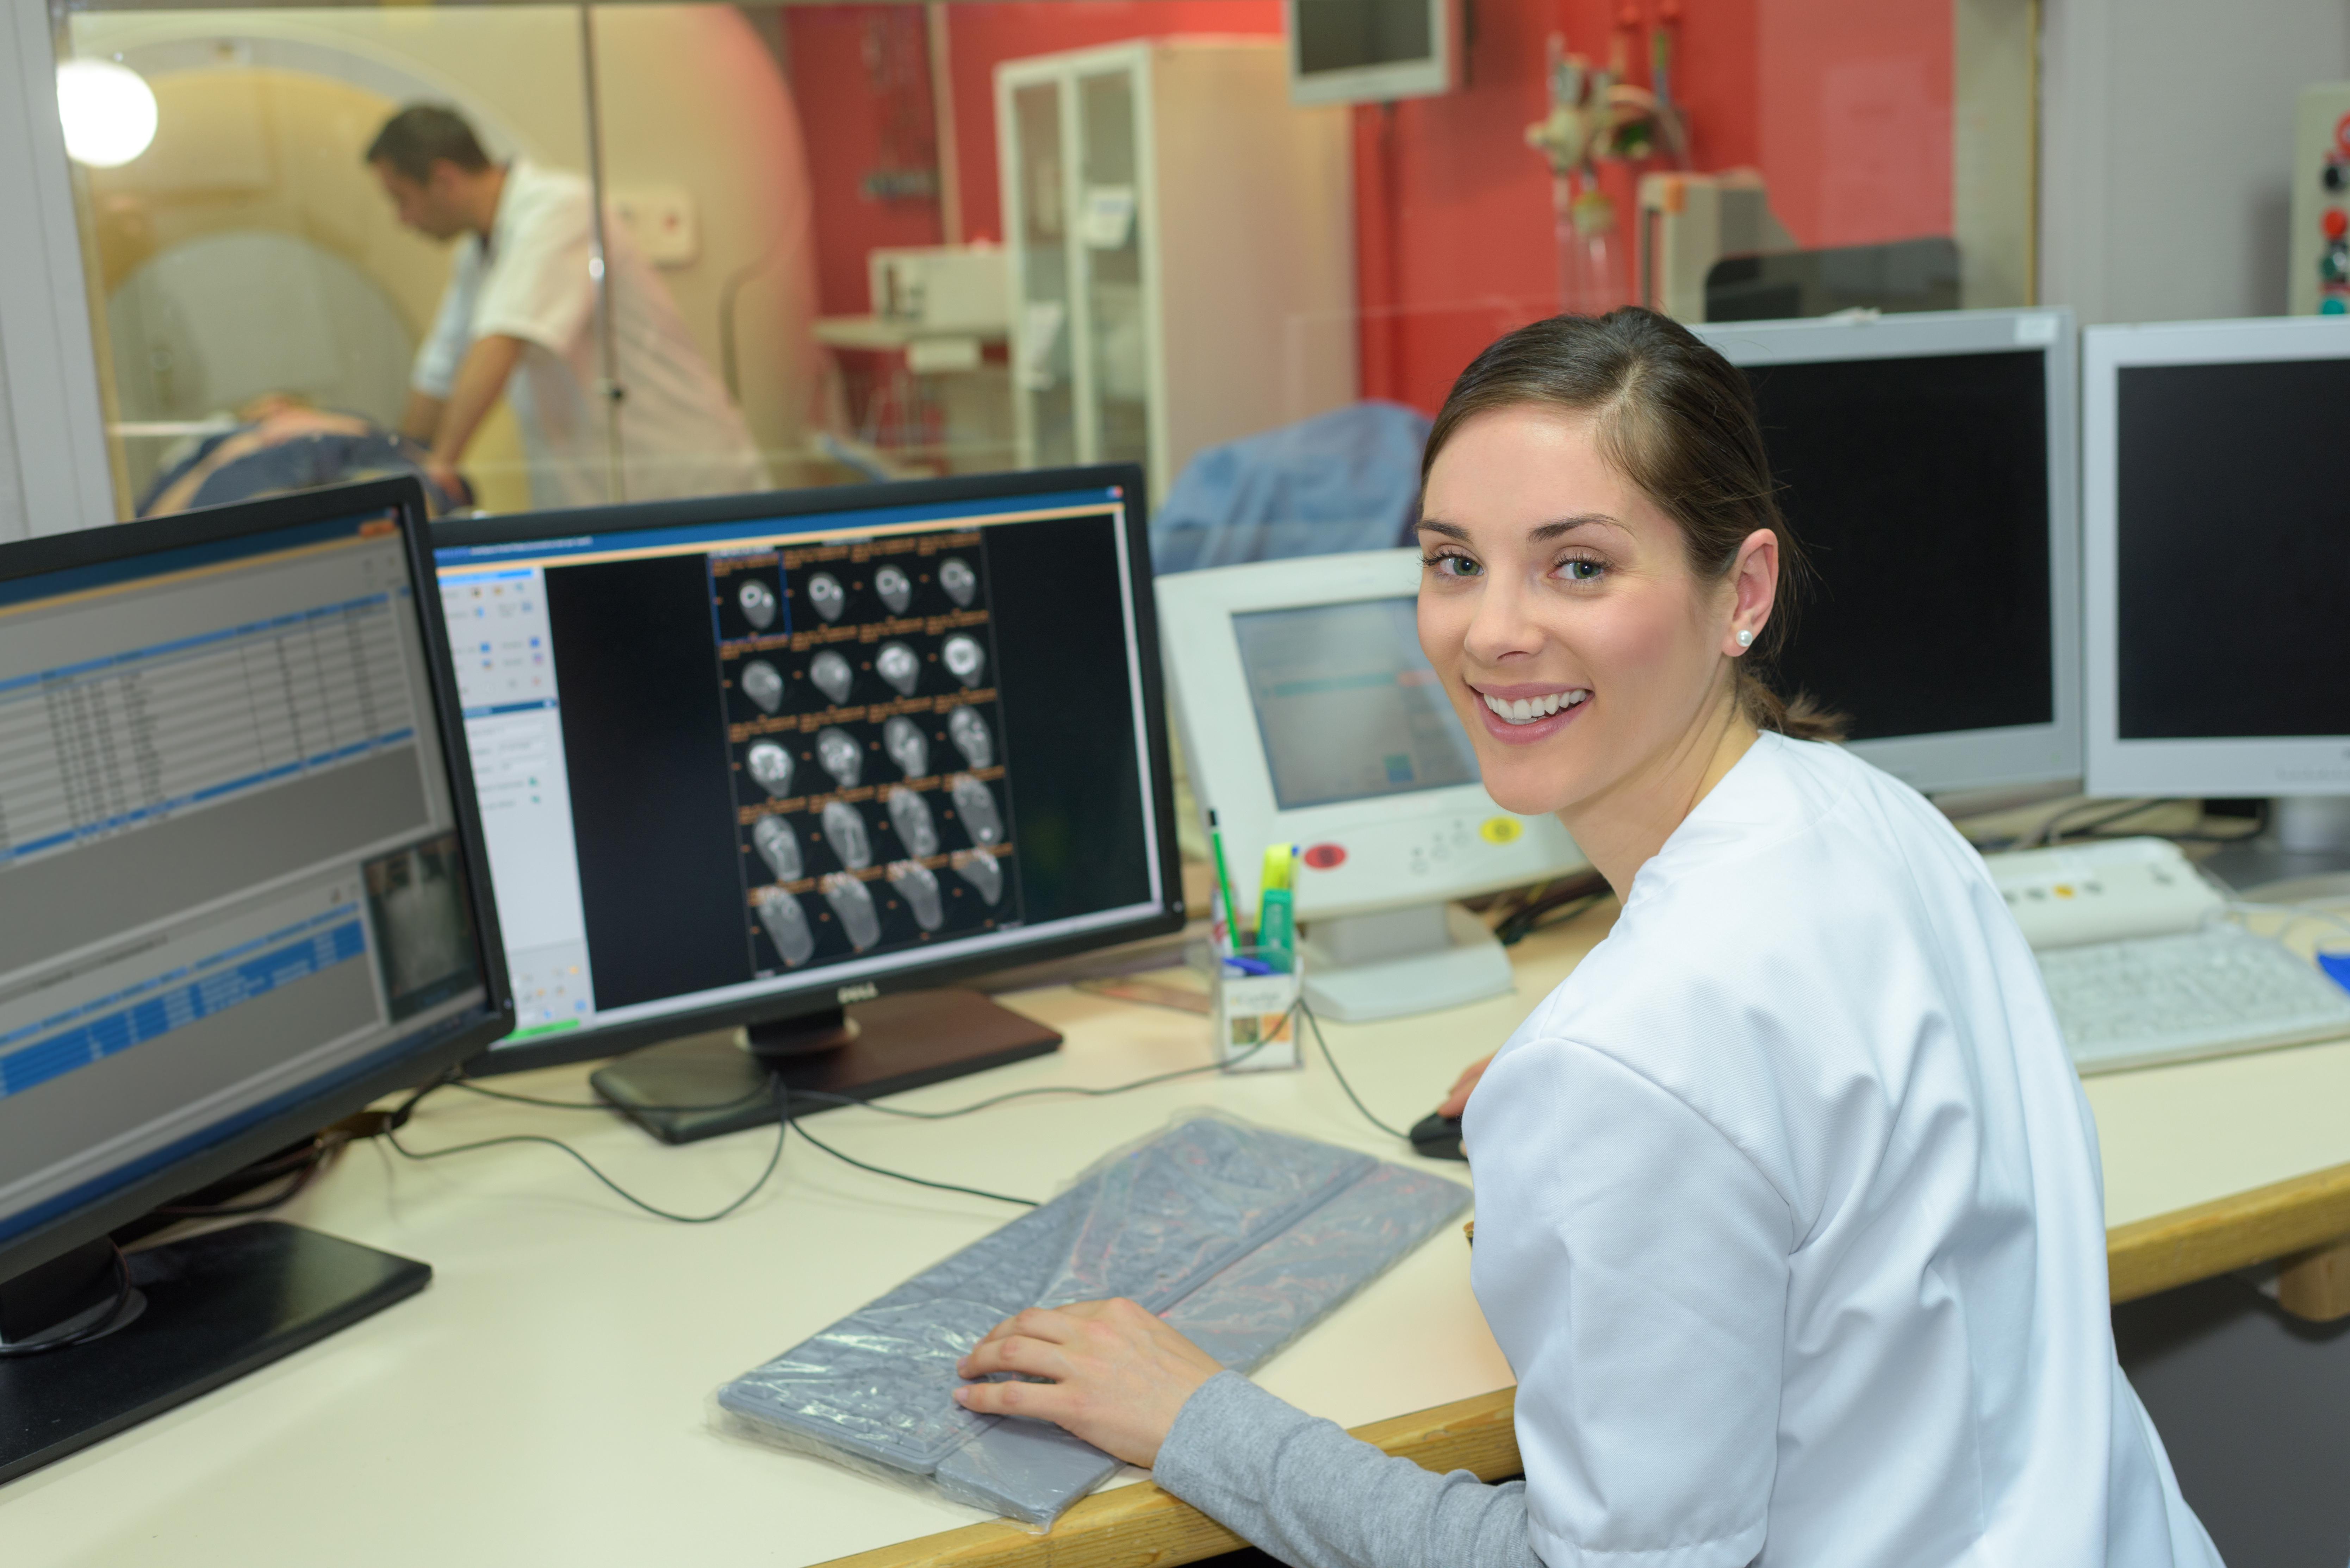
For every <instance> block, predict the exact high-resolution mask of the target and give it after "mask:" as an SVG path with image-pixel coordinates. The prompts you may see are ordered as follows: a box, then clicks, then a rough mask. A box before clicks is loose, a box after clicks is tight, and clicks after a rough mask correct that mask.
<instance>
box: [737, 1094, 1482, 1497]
mask: <svg viewBox="0 0 2350 1568" xmlns="http://www.w3.org/2000/svg"><path fill="white" fill-rule="evenodd" d="M1469 1202H1470V1193H1469V1189H1467V1188H1465V1187H1462V1186H1461V1185H1460V1184H1459V1183H1457V1182H1453V1181H1448V1180H1445V1179H1442V1178H1440V1177H1434V1176H1430V1175H1426V1174H1424V1173H1422V1172H1419V1171H1416V1170H1411V1169H1408V1168H1404V1167H1401V1166H1395V1165H1386V1164H1382V1163H1381V1162H1379V1161H1378V1160H1376V1159H1373V1158H1371V1157H1370V1156H1368V1155H1365V1154H1358V1153H1356V1152H1354V1151H1353V1150H1351V1149H1343V1148H1338V1147H1334V1146H1332V1145H1329V1144H1323V1143H1315V1142H1314V1141H1312V1140H1310V1139H1306V1138H1300V1137H1290V1136H1289V1135H1287V1134H1284V1133H1275V1132H1269V1131H1267V1130H1265V1129H1263V1128H1261V1127H1249V1126H1247V1125H1245V1124H1243V1123H1240V1122H1237V1121H1233V1120H1232V1119H1229V1118H1226V1117H1222V1116H1196V1117H1193V1118H1192V1119H1190V1120H1187V1121H1182V1122H1179V1123H1177V1124H1176V1125H1175V1126H1174V1127H1170V1128H1168V1129H1167V1130H1166V1131H1164V1132H1161V1133H1159V1134H1158V1135H1157V1136H1155V1137H1151V1138H1149V1139H1147V1140H1145V1141H1144V1142H1142V1143H1139V1144H1137V1145H1134V1146H1132V1147H1128V1148H1126V1149H1123V1150H1120V1151H1119V1152H1118V1153H1116V1154H1114V1155H1112V1156H1110V1157H1109V1158H1107V1159H1105V1160H1103V1161H1101V1162H1100V1163H1098V1164H1097V1165H1095V1166H1094V1167H1093V1168H1090V1169H1088V1170H1087V1172H1086V1173H1085V1174H1084V1175H1083V1176H1081V1177H1079V1178H1078V1179H1077V1180H1076V1183H1075V1184H1073V1185H1072V1186H1071V1187H1070V1188H1069V1189H1068V1190H1067V1191H1066V1192H1064V1193H1062V1194H1061V1195H1060V1196H1059V1197H1057V1198H1055V1199H1052V1200H1051V1201H1050V1202H1048V1203H1045V1204H1043V1205H1041V1206H1039V1207H1038V1208H1036V1209H1034V1210H1030V1211H1028V1212H1027V1213H1025V1214H1023V1215H1021V1216H1020V1217H1019V1218H1017V1219H1015V1220H1013V1221H1012V1222H1011V1223H1009V1224H1007V1225H1005V1226H1003V1228H1002V1229H1001V1230H998V1231H994V1232H993V1233H992V1234H990V1235H988V1236H985V1237H983V1238H982V1239H981V1240H980V1241H976V1242H974V1243H972V1245H971V1246H969V1247H966V1248H964V1249H963V1250H962V1251H960V1252H957V1253H956V1254H954V1255H953V1256H952V1257H951V1258H948V1259H947V1260H946V1261H944V1262H941V1263H939V1264H937V1265H935V1266H934V1267H932V1268H931V1269H928V1270H925V1271H924V1272H921V1273H920V1274H918V1275H916V1276H915V1277H914V1278H913V1279H911V1280H909V1281H907V1282H905V1283H904V1284H902V1285H899V1287H898V1288H897V1289H896V1290H893V1291H891V1292H889V1293H888V1294H887V1295H884V1296H882V1297H881V1298H880V1299H879V1300H878V1301H875V1302H872V1303H868V1304H867V1305H866V1306H864V1307H862V1308H859V1309H858V1311H856V1312H854V1313H851V1314H849V1315H848V1316H847V1317H845V1318H843V1319H842V1320H841V1321H840V1322H838V1323H837V1324H833V1325H832V1326H831V1327H829V1328H827V1329H826V1330H824V1331H823V1332H822V1333H820V1334H816V1335H814V1336H813V1337H811V1338H809V1339H808V1340H806V1341H805V1342H803V1343H802V1344H800V1345H795V1346H794V1347H793V1348H791V1349H790V1350H788V1351H785V1353H784V1354H783V1355H779V1356H777V1357H776V1358H775V1360H773V1361H770V1362H768V1363H767V1364H766V1365H765V1366H762V1367H759V1368H758V1369H757V1370H755V1371H753V1372H749V1373H746V1374H744V1375H743V1376H741V1377H738V1378H736V1379H735V1380H734V1381H733V1382H732V1383H729V1384H727V1385H726V1386H724V1387H723V1388H721V1389H720V1390H719V1391H718V1406H719V1410H720V1412H721V1419H722V1422H723V1425H724V1426H725V1427H727V1428H729V1429H732V1430H734V1431H736V1432H739V1433H741V1434H743V1435H745V1436H749V1437H753V1438H758V1439H760V1440H763V1441H765V1442H769V1443H774V1444H777V1445H780V1446H782V1447H784V1448H787V1449H795V1450H797V1451H801V1452H809V1453H816V1454H819V1455H822V1456H824V1457H826V1458H828V1459H834V1460H837V1461H838V1462H840V1463H843V1464H847V1465H848V1466H850V1467H851V1468H853V1469H859V1470H862V1471H864V1472H866V1473H868V1474H872V1475H878V1476H880V1477H882V1478H884V1479H888V1480H898V1481H902V1482H912V1483H915V1484H919V1485H921V1486H925V1487H927V1488H929V1489H930V1490H935V1491H936V1492H938V1493H940V1494H941V1495H943V1496H945V1497H947V1498H950V1499H951V1500H953V1501H958V1502H962V1503H966V1504H969V1505H971V1506H973V1507H978V1508H983V1509H987V1510H990V1511H993V1512H997V1513H1001V1514H1004V1515H1007V1516H1009V1517H1011V1518H1014V1519H1018V1520H1021V1521H1025V1522H1027V1523H1029V1524H1032V1525H1036V1526H1039V1527H1043V1526H1047V1525H1050V1524H1051V1523H1052V1521H1054V1520H1055V1519H1056V1518H1058V1517H1059V1515H1060V1513H1061V1511H1062V1510H1064V1509H1066V1508H1067V1507H1068V1506H1069V1504H1070V1503H1072V1502H1075V1501H1076V1500H1077V1499H1078V1498H1080V1497H1083V1496H1084V1495H1086V1493H1087V1492H1089V1491H1091V1490H1093V1489H1094V1488H1096V1487H1097V1486H1099V1485H1100V1484H1101V1483H1102V1482H1103V1481H1105V1480H1107V1479H1108V1478H1109V1477H1110V1476H1111V1475H1113V1474H1115V1473H1116V1472H1117V1470H1118V1460H1116V1459H1112V1458H1110V1457H1109V1456H1108V1455H1107V1454H1105V1453H1103V1452H1102V1451H1101V1450H1100V1449H1096V1448H1094V1447H1093V1446H1091V1445H1090V1444H1087V1443H1085V1442H1082V1441H1080V1440H1079V1439H1077V1438H1073V1437H1071V1436H1069V1435H1068V1434H1067V1433H1066V1432H1064V1431H1062V1430H1061V1429H1060V1428H1057V1427H1054V1426H1052V1425H1050V1424H1049V1423H1045V1422H1038V1421H1029V1420H1022V1419H1018V1418H1014V1417H993V1416H978V1415H973V1414H972V1413H971V1412H969V1411H967V1410H964V1409H963V1408H962V1407H961V1406H959V1405H957V1404H955V1403H954V1401H953V1398H952V1390H953V1389H954V1387H955V1386H956V1385H957V1384H958V1383H959V1382H961V1381H962V1380H961V1379H960V1378H959V1377H957V1376H956V1375H955V1370H954V1364H955V1363H956V1362H957V1361H958V1360H960V1359H961V1358H962V1356H963V1355H965V1354H967V1353H968V1352H969V1351H970V1349H971V1348H972V1345H976V1344H978V1343H979V1340H980V1338H981V1336H983V1334H986V1333H987V1331H988V1330H989V1329H992V1328H993V1327H994V1326H995V1325H996V1324H999V1323H1001V1322H1003V1320H1004V1319H1005V1318H1007V1317H1010V1316H1012V1315H1013V1314H1015V1313H1018V1312H1020V1311H1022V1310H1024V1309H1025V1308H1027V1307H1031V1306H1057V1305H1060V1304H1062V1303H1067V1302H1074V1301H1093V1300H1099V1299H1102V1298H1105V1297H1109V1296H1126V1297H1128V1298H1130V1299H1132V1300H1134V1301H1136V1302H1139V1303H1141V1304H1142V1305H1143V1306H1146V1307H1148V1308H1149V1309H1150V1310H1151V1311H1153V1312H1157V1313H1159V1314H1162V1315H1163V1316H1165V1317H1166V1319H1167V1321H1168V1322H1169V1323H1170V1324H1173V1325H1174V1326H1175V1327H1177V1328H1179V1329H1180V1330H1182V1331H1183V1333H1184V1334H1187V1335H1189V1336H1190V1337H1191V1339H1192V1340H1193V1341H1194V1342H1195V1343H1197V1344H1198V1345H1200V1346H1201V1349H1203V1350H1205V1351H1207V1352H1208V1353H1209V1354H1210V1355H1213V1356H1214V1357H1215V1358H1216V1359H1217V1360H1218V1361H1220V1362H1222V1364H1223V1365H1224V1366H1229V1367H1232V1369H1234V1370H1236V1371H1242V1372H1246V1371H1249V1370H1251V1369H1253V1368H1254V1367H1255V1366H1259V1365H1261V1364H1262V1363H1263V1362H1264V1361H1265V1360H1267V1359H1269V1358H1270V1357H1271V1356H1272V1355H1274V1353H1275V1352H1276V1351H1278V1350H1280V1349H1281V1348H1282V1347H1283V1346H1284V1345H1287V1344H1288V1343H1289V1342H1290V1341H1292V1340H1294V1339H1295V1338H1296V1337H1297V1336H1298V1335H1299V1334H1303V1333H1305V1331H1306V1330H1307V1329H1309V1328H1311V1327H1312V1326H1313V1325H1314V1324H1315V1323H1317V1322H1319V1321H1320V1320H1321V1319H1322V1318H1323V1317H1324V1316H1325V1315H1326V1314H1328V1313H1329V1312H1330V1311H1331V1310H1332V1309H1333V1308H1335V1307H1336V1306H1337V1305H1338V1304H1339V1303H1342V1302H1344V1301H1345V1300H1346V1299H1347V1297H1348V1296H1351V1295H1352V1294H1353V1293H1355V1292H1356V1291H1357V1290H1359V1289H1361V1288H1362V1287H1363V1286H1364V1285H1365V1284H1367V1283H1368V1282H1370V1281H1371V1280H1373V1279H1375V1278H1377V1277H1378V1275H1379V1274H1380V1273H1382V1272H1385V1271H1386V1270H1387V1269H1388V1267H1389V1266H1391V1265H1392V1264H1393V1263H1395V1262H1397V1261H1398V1260H1399V1259H1400V1258H1401V1257H1403V1256H1404V1255H1405V1254H1406V1253H1408V1252H1409V1251H1411V1250H1412V1249H1413V1248H1415V1247H1417V1246H1418V1245H1419V1243H1420V1242H1421V1241H1425V1240H1426V1239H1427V1238H1428V1236H1429V1235H1430V1233H1432V1232H1433V1231H1436V1230H1437V1229H1439V1228H1440V1227H1441V1226H1442V1225H1443V1224H1444V1223H1445V1222H1446V1221H1447V1220H1451V1218H1453V1217H1454V1216H1456V1215H1458V1214H1460V1213H1461V1211H1462V1210H1465V1209H1467V1208H1468V1206H1469Z"/></svg>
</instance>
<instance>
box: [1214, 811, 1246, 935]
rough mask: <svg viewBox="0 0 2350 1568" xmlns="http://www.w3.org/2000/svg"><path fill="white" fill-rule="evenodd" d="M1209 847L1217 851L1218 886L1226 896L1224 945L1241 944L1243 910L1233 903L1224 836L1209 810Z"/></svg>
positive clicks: (1230, 874) (1224, 896)
mask: <svg viewBox="0 0 2350 1568" xmlns="http://www.w3.org/2000/svg"><path fill="white" fill-rule="evenodd" d="M1208 847H1209V848H1211V849H1212V850H1214V851H1215V853H1216V887H1217V889H1218V890H1219V891H1220V892H1222V894H1223V898H1224V945H1225V946H1227V947H1231V948H1237V947H1239V946H1240V945H1241V912H1240V910H1239V909H1237V908H1235V907H1234V906H1233V904H1232V873H1230V872H1228V871H1226V870H1225V869H1224V836H1223V835H1222V834H1221V833H1219V832H1217V831H1216V813H1215V810H1214V808H1213V807H1211V808H1210V809H1209V812H1208Z"/></svg>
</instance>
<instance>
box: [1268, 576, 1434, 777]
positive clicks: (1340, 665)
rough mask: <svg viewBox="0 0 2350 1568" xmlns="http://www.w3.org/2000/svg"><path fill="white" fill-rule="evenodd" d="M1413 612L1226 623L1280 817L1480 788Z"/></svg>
mask: <svg viewBox="0 0 2350 1568" xmlns="http://www.w3.org/2000/svg"><path fill="white" fill-rule="evenodd" d="M1416 614H1417V612H1416V610H1415V608H1414V605H1413V601H1412V600H1410V599H1409V598H1394V599H1364V600H1361V601H1360V602H1358V603H1355V604H1342V605H1315V606H1313V607H1307V608H1300V609H1276V610H1252V611H1248V612H1246V613H1243V614H1240V615H1235V616H1234V617H1232V632H1233V635H1234V636H1235V637H1237V638H1238V639H1239V640H1240V650H1241V669H1242V670H1243V673H1244V674H1245V675H1246V677H1247V679H1248V689H1249V701H1250V702H1251V703H1252V704H1253V707H1254V708H1255V711H1256V722H1257V729H1258V732H1260V733H1261V734H1262V735H1263V739H1264V754H1265V760H1266V762H1267V763H1269V764H1270V766H1271V768H1272V772H1273V793H1274V800H1275V802H1276V803H1277V804H1278V805H1280V807H1281V809H1282V810H1284V811H1298V810H1302V809H1303V808H1305V807H1306V806H1311V805H1334V804H1336V803H1337V802H1339V801H1348V800H1366V799H1368V798H1371V797H1373V796H1376V795H1390V794H1410V793H1412V792H1413V791H1415V790H1429V789H1445V788H1449V787H1451V785H1454V784H1474V783H1476V782H1477V779H1478V776H1479V775H1478V772H1477V756H1476V753H1474V752H1473V751H1471V749H1470V745H1469V737H1468V736H1467V734H1465V733H1464V732H1462V731H1461V721H1460V719H1459V718H1458V717H1457V716H1455V715H1454V713H1453V711H1452V704H1451V702H1449V701H1446V699H1445V695H1444V688H1443V685H1442V683H1441V682H1440V680H1438V679H1437V674H1436V670H1435V669H1434V668H1433V667H1432V666H1430V663H1429V662H1428V659H1427V656H1426V655H1425V654H1423V653H1421V652H1420V650H1419V628H1418V622H1417V620H1416Z"/></svg>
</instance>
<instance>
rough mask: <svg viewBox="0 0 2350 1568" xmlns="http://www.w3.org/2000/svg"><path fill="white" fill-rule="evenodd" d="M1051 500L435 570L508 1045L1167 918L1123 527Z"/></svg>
mask: <svg viewBox="0 0 2350 1568" xmlns="http://www.w3.org/2000/svg"><path fill="white" fill-rule="evenodd" d="M1048 499H1054V500H1057V501H1059V502H1060V503H1061V504H1058V505H1053V506H1043V505H1040V504H1038V501H1037V498H1035V497H1018V498H1015V499H1014V501H1010V502H1001V503H993V504H982V503H977V502H966V503H961V504H956V505H953V506H932V507H929V508H926V509H921V510H920V513H919V515H915V514H911V513H909V514H907V515H905V516H900V515H899V514H898V513H895V512H890V511H889V510H888V509H877V510H868V511H861V512H860V511H853V512H845V513H831V514H810V515H806V516H799V517H790V518H773V517H767V518H754V519H748V520H743V521H736V522H725V523H706V524H705V523H693V524H659V525H655V526H649V527H641V528H634V529H628V528H622V527H616V528H615V529H614V530H612V531H609V532H607V533H602V534H595V535H575V536H567V537H564V538H560V539H552V540H546V541H545V542H543V543H535V542H529V541H520V542H515V543H514V544H498V545H478V546H464V547H444V548H443V549H442V550H441V551H440V552H439V553H438V554H439V557H440V558H439V563H438V564H439V576H440V584H441V594H442V609H443V613H444V615H445V616H446V618H447V622H448V625H449V628H450V638H451V643H452V648H453V649H454V650H455V657H456V666H457V680H458V687H459V691H460V696H461V701H463V707H464V713H465V725H466V735H467V740H468V742H469V743H470V744H471V746H472V748H473V767H474V794H475V798H476V800H477V801H478V802H479V803H480V805H481V811H482V820H483V831H484V837H485V838H486V840H487V844H488V849H489V856H490V864H491V874H492V877H493V878H494V881H495V883H496V886H497V894H498V907H499V920H500V924H501V927H502V930H503V934H504V939H505V944H506V955H507V962H508V965H509V968H510V970H511V971H512V973H513V975H514V986H515V1010H516V1027H515V1034H514V1035H513V1036H511V1037H510V1039H511V1040H512V1042H513V1043H515V1044H525V1043H530V1042H535V1041H538V1040H540V1039H542V1038H544V1037H546V1036H549V1035H553V1034H555V1033H559V1032H564V1031H569V1030H577V1029H595V1028H601V1027H605V1026H608V1025H625V1024H632V1023H648V1024H650V1021H653V1020H657V1019H660V1018H664V1017H666V1016H669V1015H671V1014H674V1013H677V1012H681V1011H685V1010H688V1009H692V1008H696V1007H708V1006H719V1005H737V1004H740V1003H742V1002H745V1001H749V1000H754V999H756V998H758V997H760V996H762V995H767V994H775V995H782V994H784V993H785V992H793V991H804V990H807V989H809V988H811V987H825V988H827V990H828V989H829V988H830V987H834V986H837V985H838V984H841V983H844V982H847V981H854V980H856V979H858V978H859V977H860V976H863V975H868V974H869V975H882V974H887V973H889V972H891V971H892V970H893V969H894V968H896V967H900V966H903V965H906V964H909V963H912V962H917V961H921V962H928V961H931V960H932V959H933V958H935V957H936V956H937V955H940V954H945V955H948V956H950V957H951V956H954V955H957V954H978V953H983V952H989V951H993V950H997V949H1005V950H1009V949H1012V948H1015V947H1018V946H1021V945H1023V944H1024V943H1029V942H1033V941H1035V940H1043V939H1045V938H1047V937H1050V936H1053V935H1055V934H1056V933H1066V932H1074V931H1076V930H1078V929H1087V928H1090V927H1092V926H1095V925H1102V924H1116V923H1118V922H1120V921H1131V920H1133V919H1137V918H1138V915H1139V913H1140V912H1145V911H1149V912H1155V911H1156V910H1157V909H1159V905H1160V902H1161V900H1162V899H1163V898H1164V897H1165V896H1166V891H1165V889H1163V888H1160V887H1159V879H1160V875H1161V873H1160V868H1159V847H1158V839H1157V828H1156V825H1155V820H1154V818H1153V815H1152V812H1151V808H1150V794H1149V772H1148V770H1149V752H1148V748H1147V745H1146V743H1145V742H1146V735H1145V727H1144V724H1143V722H1142V719H1141V717H1140V714H1141V709H1140V698H1139V692H1140V691H1141V680H1142V665H1141V651H1140V648H1139V644H1138V641H1137V638H1138V635H1139V633H1138V630H1137V628H1136V624H1135V621H1134V618H1133V616H1132V614H1131V610H1130V607H1129V600H1128V594H1127V592H1126V589H1125V584H1126V582H1127V573H1128V566H1129V563H1128V560H1127V558H1126V555H1125V552H1126V550H1127V548H1128V545H1127V543H1126V539H1125V529H1126V527H1127V522H1126V520H1125V517H1124V514H1123V512H1122V510H1121V509H1120V508H1119V507H1118V505H1117V504H1116V503H1115V501H1114V499H1113V500H1111V501H1109V502H1108V503H1107V504H1106V502H1105V499H1104V493H1102V492H1099V491H1096V492H1091V493H1087V494H1085V495H1075V494H1073V495H1070V496H1056V497H1052V498H1048ZM1080 503H1082V504H1080ZM991 505H992V507H993V510H991ZM1072 649H1084V650H1086V654H1085V656H1084V657H1082V658H1078V657H1073V656H1072V653H1071V650H1072Z"/></svg>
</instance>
